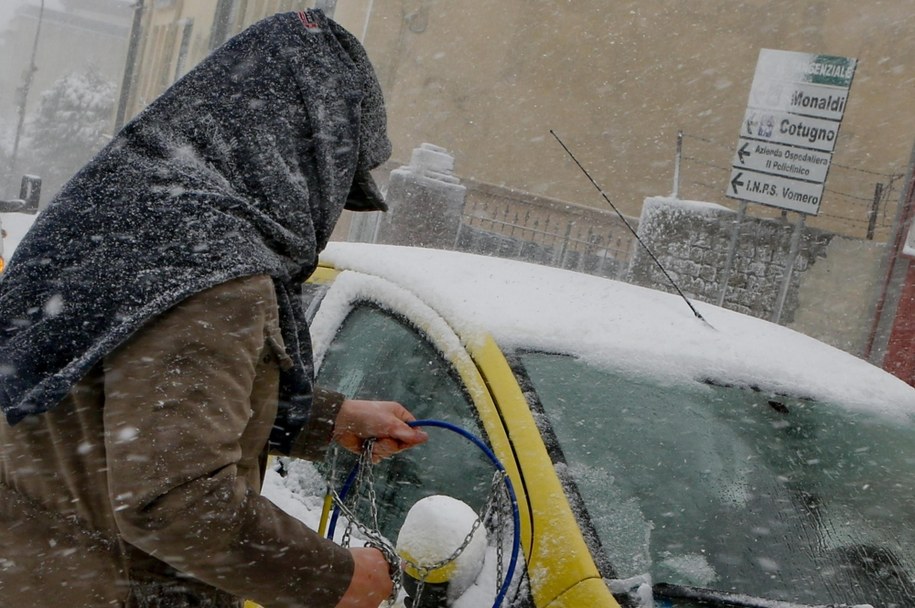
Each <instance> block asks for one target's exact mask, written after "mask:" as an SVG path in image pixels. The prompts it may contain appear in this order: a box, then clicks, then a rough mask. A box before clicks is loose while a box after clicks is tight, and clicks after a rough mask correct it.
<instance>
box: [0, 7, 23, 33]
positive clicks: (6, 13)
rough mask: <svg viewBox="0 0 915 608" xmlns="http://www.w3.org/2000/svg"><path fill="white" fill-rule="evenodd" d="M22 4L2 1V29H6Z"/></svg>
mask: <svg viewBox="0 0 915 608" xmlns="http://www.w3.org/2000/svg"><path fill="white" fill-rule="evenodd" d="M22 3H23V2H22V0H0V29H6V25H7V23H9V21H10V19H11V18H12V17H13V13H15V12H16V9H17V8H19V6H21V5H22Z"/></svg>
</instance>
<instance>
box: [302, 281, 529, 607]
mask: <svg viewBox="0 0 915 608" xmlns="http://www.w3.org/2000/svg"><path fill="white" fill-rule="evenodd" d="M325 272H326V271H325ZM329 283H332V285H331V286H330V287H329V288H328V284H329ZM306 291H307V294H308V297H309V298H310V299H311V302H309V304H310V305H311V306H310V307H311V309H312V310H316V315H315V318H314V319H313V320H312V324H311V327H312V334H313V340H314V348H315V360H316V363H317V383H318V384H319V385H321V386H323V387H327V388H331V389H334V390H337V391H339V392H342V393H343V394H345V395H346V396H347V397H350V398H359V399H381V400H393V401H398V402H400V403H402V404H404V405H405V406H406V407H407V408H408V409H409V410H410V411H411V412H412V413H413V414H414V415H415V416H416V417H417V418H419V419H435V420H440V421H444V422H447V423H450V424H452V425H455V426H457V427H460V428H461V429H464V430H466V431H468V432H469V433H472V434H473V435H476V436H478V437H480V438H482V439H483V441H484V442H485V443H487V444H488V445H490V446H491V447H493V449H494V451H495V452H496V454H497V455H498V457H499V459H500V460H501V461H502V462H503V463H504V465H505V466H506V469H507V470H508V471H509V475H510V476H511V477H512V478H513V479H518V478H519V475H518V471H517V468H516V467H515V466H514V457H513V455H512V449H511V446H510V445H509V444H508V442H507V439H506V434H505V430H504V427H503V424H502V421H501V420H500V419H499V416H498V414H497V411H496V408H495V405H494V403H493V402H492V399H491V396H490V393H489V391H488V389H487V387H486V385H485V383H484V382H483V379H482V377H481V376H480V374H479V372H478V371H477V369H476V366H475V365H474V363H473V361H472V359H471V357H470V356H469V354H468V353H467V351H466V349H464V347H463V346H462V345H461V343H460V340H459V339H458V337H457V336H456V335H455V333H454V332H453V331H452V329H451V328H450V327H449V326H448V324H447V323H446V322H445V321H444V319H442V317H441V316H440V315H438V314H437V313H436V312H435V311H434V310H432V309H431V308H430V307H428V306H427V305H425V304H424V303H423V302H421V301H419V300H418V299H417V298H415V297H414V296H413V295H412V294H410V293H408V292H406V291H405V290H402V289H400V288H399V287H397V286H395V285H393V284H391V283H390V282H387V281H384V280H382V279H379V278H377V277H371V276H367V275H361V274H359V273H353V272H346V273H342V274H340V275H338V276H335V275H334V274H333V273H330V274H323V275H322V274H320V273H319V275H318V276H316V277H315V278H314V279H313V283H312V285H311V286H310V287H309V288H308V289H307V290H306ZM317 299H320V305H319V306H316V305H314V301H315V300H317ZM427 432H428V433H429V435H430V440H429V442H428V443H427V444H425V445H423V446H419V447H416V448H413V449H411V450H409V451H407V452H404V453H402V454H400V455H398V456H397V457H394V458H391V459H388V460H386V461H383V462H382V463H380V464H378V465H376V466H374V467H373V472H372V473H373V478H374V487H375V493H374V497H375V503H376V506H377V508H378V527H379V529H380V531H381V532H382V533H383V534H384V535H385V536H386V537H387V538H389V539H391V540H396V538H397V533H398V530H399V529H400V527H401V525H402V524H403V521H404V518H405V517H406V515H407V512H408V510H409V508H410V507H411V506H412V505H413V504H415V503H416V502H417V501H418V500H420V499H422V498H424V497H426V496H430V495H433V494H445V495H448V496H451V497H453V498H457V499H459V500H461V501H463V502H465V503H466V504H468V505H470V507H471V508H473V509H474V511H476V512H478V513H480V512H481V511H482V510H483V509H484V507H485V504H486V500H487V498H488V497H489V495H490V492H491V488H492V487H493V485H494V481H495V480H494V473H495V470H494V468H493V466H492V464H491V463H490V461H489V460H488V458H487V457H486V455H485V454H484V453H483V452H481V451H480V450H479V449H478V448H476V447H475V446H474V445H473V444H472V443H471V442H469V441H468V440H467V439H466V438H464V437H462V436H460V435H458V434H455V433H451V432H448V431H447V430H443V429H439V428H437V427H431V428H427ZM328 458H329V461H328V462H327V463H326V468H331V467H332V468H333V469H334V471H335V474H334V478H335V480H336V481H335V483H336V484H337V486H338V487H341V486H342V484H343V479H344V478H345V477H346V475H347V472H348V471H350V470H351V469H352V467H353V466H354V464H355V458H354V457H353V456H352V455H350V454H348V453H345V452H342V451H339V452H338V453H336V454H332V455H330V456H329V457H328ZM516 487H519V488H520V485H519V484H516ZM516 494H517V496H518V500H519V503H520V504H521V505H522V509H523V510H524V511H525V512H526V509H527V507H526V504H527V503H526V497H525V496H524V493H523V490H519V491H517V492H516ZM367 508H368V505H364V506H363V509H367ZM505 523H506V526H503V527H502V528H503V531H504V532H505V533H506V534H508V535H510V534H511V532H512V530H511V520H510V519H507V520H506V522H505ZM488 527H490V528H491V526H488ZM522 528H523V529H526V530H527V531H528V532H527V535H528V538H529V537H530V532H529V531H530V525H529V524H528V523H524V524H522ZM468 531H469V530H468ZM509 537H510V536H509ZM507 559H508V557H507V555H506V556H505V560H507ZM516 599H517V601H520V598H516ZM515 605H524V604H523V602H522V603H519V604H515Z"/></svg>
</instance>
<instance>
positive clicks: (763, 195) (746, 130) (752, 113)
mask: <svg viewBox="0 0 915 608" xmlns="http://www.w3.org/2000/svg"><path fill="white" fill-rule="evenodd" d="M855 66H856V60H855V59H851V58H848V57H836V56H832V55H816V54H811V53H795V52H791V51H776V50H771V49H762V50H760V52H759V59H758V61H757V64H756V73H755V75H754V77H753V85H752V86H751V88H750V96H749V100H748V103H747V109H746V112H745V113H744V117H743V123H742V124H741V128H740V133H739V136H738V139H737V149H736V151H735V153H734V157H733V160H732V161H731V177H730V181H729V183H728V187H727V196H729V197H731V198H738V199H741V200H746V201H750V202H754V203H760V204H763V205H770V206H774V207H779V208H782V209H788V210H791V211H798V212H800V213H805V214H808V215H816V214H817V213H819V208H820V200H821V199H822V194H823V186H824V184H825V182H826V176H827V174H828V172H829V163H830V161H831V160H832V152H833V151H834V150H835V146H836V141H837V140H838V135H839V125H840V123H841V120H842V116H843V115H844V113H845V107H846V105H847V104H848V91H849V88H850V86H851V81H852V77H853V76H854V71H855Z"/></svg>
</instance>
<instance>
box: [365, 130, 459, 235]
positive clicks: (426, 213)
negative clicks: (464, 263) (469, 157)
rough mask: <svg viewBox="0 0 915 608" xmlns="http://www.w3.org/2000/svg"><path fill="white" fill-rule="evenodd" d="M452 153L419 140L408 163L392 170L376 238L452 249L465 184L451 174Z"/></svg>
mask: <svg viewBox="0 0 915 608" xmlns="http://www.w3.org/2000/svg"><path fill="white" fill-rule="evenodd" d="M453 171H454V157H453V156H451V155H450V154H448V153H447V152H446V151H445V149H444V148H440V147H438V146H434V145H432V144H422V145H421V146H420V147H418V148H416V149H414V150H413V155H412V158H411V159H410V164H409V165H408V166H406V167H400V168H399V169H395V170H394V171H392V172H391V180H390V182H388V191H387V196H386V197H385V199H386V200H387V203H388V211H387V213H385V214H383V217H382V219H381V224H380V226H379V227H378V233H377V237H376V242H378V243H387V244H391V245H412V246H417V247H432V248H436V249H453V248H454V242H455V239H456V238H457V235H458V230H459V229H460V226H461V215H462V213H463V211H464V200H465V198H466V194H467V188H465V187H464V186H462V185H461V184H460V180H459V179H458V178H457V177H455V176H454V173H453Z"/></svg>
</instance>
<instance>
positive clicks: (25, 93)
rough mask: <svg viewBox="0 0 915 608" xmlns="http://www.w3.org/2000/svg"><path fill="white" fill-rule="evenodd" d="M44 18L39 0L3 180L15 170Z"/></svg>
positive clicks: (7, 179) (9, 176)
mask: <svg viewBox="0 0 915 608" xmlns="http://www.w3.org/2000/svg"><path fill="white" fill-rule="evenodd" d="M42 19H44V0H41V8H39V9H38V27H37V28H35V41H34V42H33V43H32V56H31V58H30V60H29V67H28V68H27V69H26V71H25V81H24V82H23V83H22V89H21V91H22V93H21V95H20V96H19V122H18V123H17V124H16V138H15V140H14V141H13V152H12V154H11V155H10V164H9V167H8V168H7V175H6V179H5V180H4V181H5V182H9V180H10V179H12V177H13V172H15V171H16V160H17V157H18V156H19V141H20V140H21V139H22V127H23V126H24V125H25V111H26V104H27V103H28V100H29V91H30V90H31V88H32V82H33V81H34V80H35V72H37V71H38V67H37V66H36V65H35V56H36V55H37V54H38V39H39V38H40V37H41V21H42Z"/></svg>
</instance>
